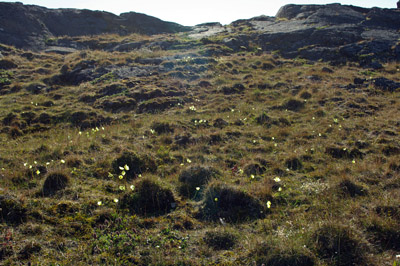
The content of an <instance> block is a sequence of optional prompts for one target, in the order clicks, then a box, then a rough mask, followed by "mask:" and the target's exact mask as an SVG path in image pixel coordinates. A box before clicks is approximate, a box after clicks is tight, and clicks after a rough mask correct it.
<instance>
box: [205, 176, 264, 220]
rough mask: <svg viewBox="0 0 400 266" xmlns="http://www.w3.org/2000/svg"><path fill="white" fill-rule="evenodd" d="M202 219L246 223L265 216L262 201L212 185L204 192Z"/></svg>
mask: <svg viewBox="0 0 400 266" xmlns="http://www.w3.org/2000/svg"><path fill="white" fill-rule="evenodd" d="M200 214H201V218H203V219H206V220H212V221H216V220H218V219H220V218H221V219H225V220H226V221H227V222H231V223H235V222H244V221H246V220H252V219H258V218H262V217H264V216H265V208H264V206H263V205H262V204H261V202H260V201H258V200H257V199H255V198H253V197H252V196H250V195H248V194H246V193H245V192H243V191H240V190H238V189H237V188H235V187H230V186H227V185H224V184H220V183H214V184H211V185H210V186H209V187H208V188H207V190H206V191H205V192H204V199H203V206H202V210H201V213H200Z"/></svg>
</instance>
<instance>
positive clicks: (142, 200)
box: [120, 179, 176, 216]
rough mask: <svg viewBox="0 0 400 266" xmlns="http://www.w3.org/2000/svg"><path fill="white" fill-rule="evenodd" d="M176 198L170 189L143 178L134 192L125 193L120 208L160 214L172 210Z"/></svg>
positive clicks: (150, 214) (146, 213)
mask: <svg viewBox="0 0 400 266" xmlns="http://www.w3.org/2000/svg"><path fill="white" fill-rule="evenodd" d="M175 205H176V203H175V198H174V195H173V193H172V191H171V190H170V189H167V188H163V187H162V186H161V185H160V184H159V183H157V182H155V181H154V180H151V179H143V180H142V181H140V182H139V183H138V184H137V185H136V188H135V191H134V192H130V193H128V194H125V195H124V196H123V197H122V200H121V201H120V208H122V209H129V211H130V212H132V213H137V214H140V215H144V216H158V215H163V214H166V213H168V212H170V211H171V210H172V209H173V208H174V207H175Z"/></svg>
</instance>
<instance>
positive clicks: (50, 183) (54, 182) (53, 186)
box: [42, 172, 70, 196]
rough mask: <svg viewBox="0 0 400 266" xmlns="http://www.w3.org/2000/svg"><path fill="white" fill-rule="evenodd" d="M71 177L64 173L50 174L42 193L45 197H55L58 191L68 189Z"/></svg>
mask: <svg viewBox="0 0 400 266" xmlns="http://www.w3.org/2000/svg"><path fill="white" fill-rule="evenodd" d="M69 179H70V178H69V177H68V176H67V175H66V174H64V173H62V172H54V173H51V174H49V175H48V176H47V177H46V180H45V181H44V184H43V188H42V193H43V195H44V196H51V195H54V194H55V193H56V192H57V191H59V190H62V189H64V188H66V187H67V185H68V183H69Z"/></svg>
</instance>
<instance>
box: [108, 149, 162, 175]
mask: <svg viewBox="0 0 400 266" xmlns="http://www.w3.org/2000/svg"><path fill="white" fill-rule="evenodd" d="M125 165H127V166H128V167H129V171H126V179H127V180H132V179H134V178H136V177H137V176H138V175H140V174H142V173H145V172H154V171H155V170H157V166H156V163H155V162H154V160H153V159H152V158H150V157H149V156H147V155H142V156H139V155H138V154H136V153H134V152H130V151H125V152H123V153H122V154H121V155H120V156H119V157H118V158H116V159H115V160H114V161H113V162H112V169H113V171H114V173H116V174H119V173H120V172H121V167H122V168H123V167H124V166H125Z"/></svg>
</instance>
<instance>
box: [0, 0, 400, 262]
mask: <svg viewBox="0 0 400 266" xmlns="http://www.w3.org/2000/svg"><path fill="white" fill-rule="evenodd" d="M324 8H325V6H321V7H319V8H318V10H315V8H313V6H287V7H285V8H283V9H282V10H281V11H280V12H279V17H285V18H286V19H279V18H265V17H259V18H254V19H252V20H241V21H237V22H235V23H233V24H232V25H228V26H222V25H220V24H218V23H212V24H203V25H199V26H197V27H195V28H194V29H193V30H192V31H190V32H180V33H176V34H159V35H141V34H129V35H118V34H102V35H93V36H72V37H71V36H60V37H53V38H52V39H51V40H49V41H48V42H50V43H51V47H47V49H45V50H43V51H38V52H36V51H27V50H22V49H19V48H16V47H13V46H8V45H4V44H3V45H0V52H1V54H0V240H1V241H0V264H1V265H20V264H28V263H30V264H32V265H37V264H38V265H71V264H75V265H257V266H259V265H297V266H310V265H318V266H326V265H368V266H369V265H376V266H381V265H390V266H392V265H394V262H395V261H396V260H397V263H400V261H398V257H396V255H398V254H399V253H400V245H399V243H400V212H399V210H400V204H399V202H400V163H399V162H400V144H399V143H400V120H399V118H400V76H399V72H400V62H399V61H398V58H397V57H396V56H395V55H396V49H397V48H396V47H398V46H396V45H397V44H396V45H392V46H391V47H390V49H389V50H388V51H387V53H386V52H379V49H378V50H377V52H374V53H373V54H372V53H368V54H363V52H361V53H360V55H359V56H354V57H351V56H348V55H346V54H344V53H337V54H336V57H335V58H332V59H329V58H325V57H321V56H316V57H315V59H314V60H311V59H310V58H308V59H307V58H304V57H302V55H304V54H302V51H304V50H307V49H308V48H307V47H305V48H303V49H297V48H296V49H297V52H298V53H297V54H292V53H289V52H287V51H289V50H286V49H285V47H287V46H288V43H285V39H284V38H283V39H282V45H281V46H280V48H279V51H278V50H276V49H274V50H272V51H270V48H269V47H270V46H268V45H272V44H268V43H264V45H265V46H261V43H257V41H259V40H262V38H261V37H260V36H263V35H264V34H270V35H271V36H272V35H273V34H277V35H276V36H279V35H280V36H290V34H292V33H293V32H294V33H293V34H295V35H296V34H298V32H297V30H296V29H295V28H293V32H292V33H291V32H289V30H288V28H285V27H287V25H289V24H290V23H292V24H293V25H294V24H299V28H301V27H310V28H313V30H312V32H318V31H319V30H327V29H328V28H331V29H334V31H335V32H337V31H339V26H340V23H339V22H338V24H337V25H336V24H335V25H331V26H329V27H327V28H323V29H317V28H314V27H315V25H312V24H310V25H308V26H304V25H303V24H304V22H305V21H308V20H309V19H311V18H312V17H313V16H316V13H321V12H322V13H324V12H323V11H324ZM326 8H328V9H331V8H337V10H338V15H337V16H335V18H340V20H341V21H342V20H346V23H347V22H348V21H349V20H350V21H352V22H351V23H353V21H354V20H356V19H357V21H369V20H365V19H364V18H365V15H362V16H361V15H360V14H364V13H366V14H370V12H372V11H373V10H370V9H368V10H367V9H360V8H355V7H348V6H345V7H343V6H337V5H333V6H332V5H330V6H327V7H326ZM299 10H300V11H299ZM341 10H344V11H343V12H345V14H344V15H343V14H342V13H341ZM375 11H376V10H375ZM375 11H374V12H375ZM378 11H379V12H380V11H382V10H378ZM379 12H378V13H379ZM382 12H389V13H391V12H397V11H393V10H383V11H382ZM325 13H326V12H325ZM301 14H302V15H301ZM330 14H331V13H329V12H328V14H326V15H324V16H328V15H330ZM396 14H397V13H396ZM318 16H319V15H318ZM305 17H307V18H305ZM354 17H355V18H354ZM303 18H304V19H303ZM346 18H347V19H346ZM371 20H372V19H371ZM270 23H275V25H277V27H282V28H284V29H282V28H281V29H278V28H275V32H272V31H271V30H268V29H270V28H269V27H272V26H271V25H270ZM284 23H286V24H284ZM288 23H289V24H288ZM316 23H317V22H316ZM318 23H323V22H318ZM330 23H331V22H330ZM285 25H286V26H285ZM259 27H261V28H262V27H264V29H260V28H259ZM318 27H319V26H318ZM344 29H348V28H347V26H346V27H344ZM382 29H384V30H385V31H388V29H389V26H387V27H386V26H385V27H384V28H382ZM282 30H285V31H286V33H285V34H289V35H282V34H281V33H279V32H280V31H282ZM268 31H270V32H269V33H268ZM362 31H363V32H364V31H365V29H363V30H362ZM296 32H297V33H296ZM363 34H364V33H363ZM393 34H398V33H397V32H396V31H395V30H393ZM342 35H344V36H346V34H345V33H343V34H342ZM246 36H247V42H245V40H246V38H245V37H246ZM249 36H250V37H249ZM251 36H259V37H257V38H259V39H257V38H251ZM335 36H336V35H332V38H333V37H335ZM363 36H364V35H363ZM390 38H392V37H390ZM294 40H296V41H298V42H300V39H296V38H295V39H294ZM356 40H358V39H357V38H356ZM238 41H240V42H238ZM308 41H309V40H308ZM391 41H392V40H391V39H382V40H381V43H382V44H384V45H389V44H390V45H391V44H392V43H391ZM235 42H236V45H234V43H235ZM277 43H278V38H277V39H276V44H274V45H277ZM356 44H359V45H360V46H362V47H364V45H365V47H372V48H374V47H375V48H376V46H375V44H376V43H375V42H374V40H369V39H365V40H362V41H356V42H355V43H353V45H356ZM296 45H298V44H295V43H293V47H297V46H296ZM346 45H347V44H345V43H338V44H337V47H336V48H337V49H339V50H340V49H341V47H346ZM348 45H351V44H350V43H349V44H348ZM328 46H329V43H328V44H326V43H322V42H321V43H318V44H316V45H315V46H313V47H311V48H309V49H310V50H309V52H310V53H311V51H312V49H317V47H319V48H321V49H325V48H326V49H328V48H329V47H330V48H329V49H334V46H329V47H328ZM273 47H275V46H273ZM324 47H325V48H324ZM378 47H380V46H378ZM385 47H386V46H385ZM50 48H51V49H50ZM336 48H335V49H336ZM375 48H374V49H375ZM288 49H289V48H288ZM293 49H294V48H293ZM285 51H286V52H285ZM360 51H361V50H360ZM363 51H364V50H363ZM385 51H386V50H385Z"/></svg>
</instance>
